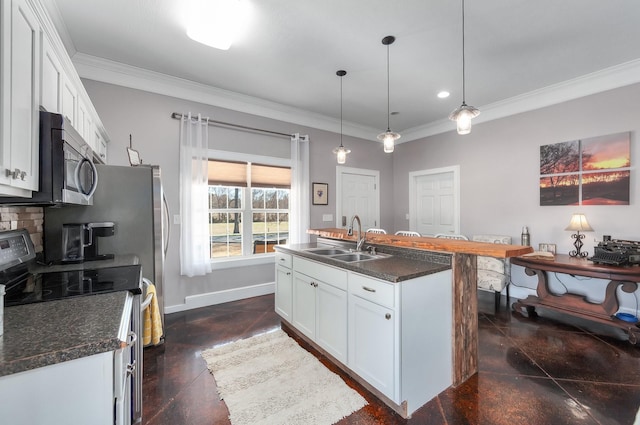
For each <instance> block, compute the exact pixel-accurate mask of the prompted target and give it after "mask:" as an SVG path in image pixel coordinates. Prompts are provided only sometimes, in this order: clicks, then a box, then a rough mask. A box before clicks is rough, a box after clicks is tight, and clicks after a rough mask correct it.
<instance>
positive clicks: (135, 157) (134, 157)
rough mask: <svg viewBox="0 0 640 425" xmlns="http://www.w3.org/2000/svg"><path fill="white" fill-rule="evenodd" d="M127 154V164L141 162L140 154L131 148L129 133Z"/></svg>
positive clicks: (132, 164) (138, 163)
mask: <svg viewBox="0 0 640 425" xmlns="http://www.w3.org/2000/svg"><path fill="white" fill-rule="evenodd" d="M127 155H128V156H129V164H131V166H132V167H135V166H136V165H140V164H142V159H141V158H140V154H139V153H138V151H137V150H135V149H133V146H132V144H131V135H129V147H128V148H127Z"/></svg>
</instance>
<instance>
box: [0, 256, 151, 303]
mask: <svg viewBox="0 0 640 425" xmlns="http://www.w3.org/2000/svg"><path fill="white" fill-rule="evenodd" d="M114 291H131V292H133V293H134V294H140V293H141V288H140V266H139V265H135V266H122V267H106V268H102V269H90V270H73V271H64V272H51V273H39V274H27V275H26V276H25V277H24V278H23V279H22V280H21V281H20V282H19V283H18V284H15V285H13V286H12V288H11V290H10V291H7V294H6V295H5V305H6V306H7V307H10V306H13V305H20V304H28V303H34V302H41V301H52V300H58V299H62V298H70V297H78V296H86V295H92V294H100V293H106V292H114Z"/></svg>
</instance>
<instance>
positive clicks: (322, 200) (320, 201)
mask: <svg viewBox="0 0 640 425" xmlns="http://www.w3.org/2000/svg"><path fill="white" fill-rule="evenodd" d="M312 192H313V195H312V203H313V205H329V185H328V184H327V183H313V188H312Z"/></svg>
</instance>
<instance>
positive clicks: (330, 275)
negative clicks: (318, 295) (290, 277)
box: [293, 257, 347, 291]
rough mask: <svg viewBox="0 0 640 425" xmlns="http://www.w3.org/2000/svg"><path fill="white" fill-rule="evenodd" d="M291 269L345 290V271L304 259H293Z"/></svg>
mask: <svg viewBox="0 0 640 425" xmlns="http://www.w3.org/2000/svg"><path fill="white" fill-rule="evenodd" d="M293 269H294V270H295V271H297V272H298V273H302V274H305V275H307V276H309V277H312V278H314V279H317V280H320V281H322V282H324V283H328V284H329V285H331V286H335V287H336V288H338V289H342V290H343V291H346V290H347V271H346V270H342V269H338V268H336V267H332V266H327V265H325V264H321V263H318V262H315V261H311V260H307V259H305V258H300V257H293Z"/></svg>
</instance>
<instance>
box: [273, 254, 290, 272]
mask: <svg viewBox="0 0 640 425" xmlns="http://www.w3.org/2000/svg"><path fill="white" fill-rule="evenodd" d="M276 264H280V265H281V266H285V267H287V268H289V269H290V268H291V254H285V253H284V252H276Z"/></svg>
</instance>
